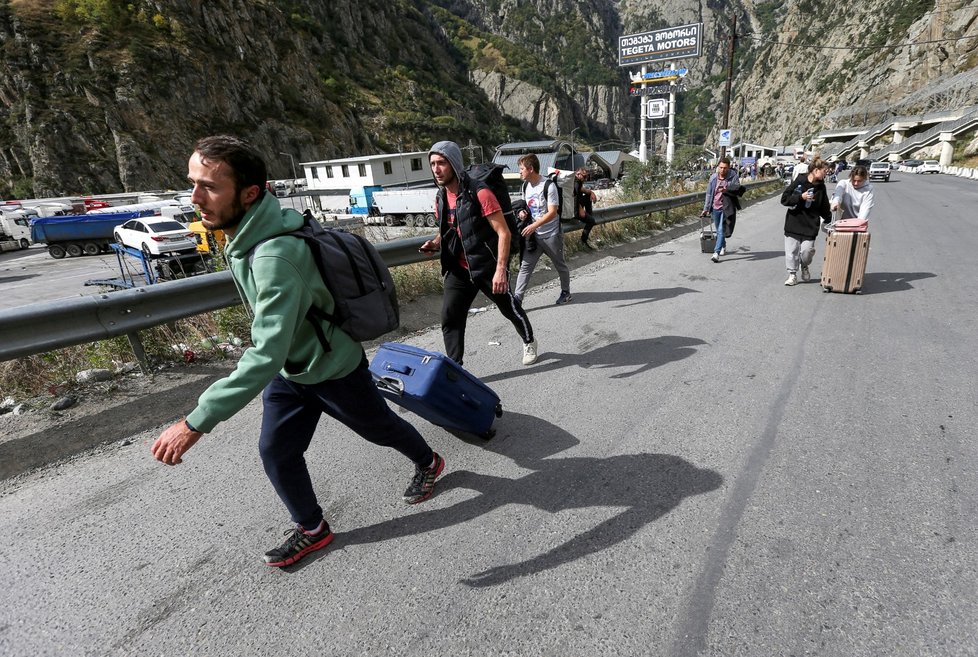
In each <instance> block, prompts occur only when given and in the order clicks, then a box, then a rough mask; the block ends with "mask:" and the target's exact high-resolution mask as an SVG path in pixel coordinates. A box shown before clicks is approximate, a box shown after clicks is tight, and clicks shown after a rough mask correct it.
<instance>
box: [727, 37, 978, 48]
mask: <svg viewBox="0 0 978 657" xmlns="http://www.w3.org/2000/svg"><path fill="white" fill-rule="evenodd" d="M737 38H745V39H751V40H752V41H757V42H759V43H767V44H770V45H775V46H790V47H792V48H805V49H806V50H886V49H889V48H903V47H909V46H925V45H927V44H931V43H947V42H950V41H964V40H965V39H974V38H976V37H975V36H974V35H971V36H960V37H951V38H944V39H930V40H928V41H907V42H903V43H888V44H885V45H881V46H818V45H815V44H810V43H791V42H789V41H771V40H768V39H765V38H762V37H755V36H751V35H750V34H738V35H737ZM716 43H720V42H716Z"/></svg>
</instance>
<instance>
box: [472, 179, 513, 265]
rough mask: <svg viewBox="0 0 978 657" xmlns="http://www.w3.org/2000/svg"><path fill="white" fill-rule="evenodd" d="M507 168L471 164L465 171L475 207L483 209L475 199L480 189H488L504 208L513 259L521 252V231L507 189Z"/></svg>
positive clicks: (510, 252) (510, 253)
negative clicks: (505, 174) (504, 174)
mask: <svg viewBox="0 0 978 657" xmlns="http://www.w3.org/2000/svg"><path fill="white" fill-rule="evenodd" d="M505 168H506V166H505V165H503V164H494V163H491V162H490V163H487V164H470V165H469V166H468V168H466V169H465V174H466V176H467V177H468V179H469V185H470V189H469V190H468V191H469V192H470V193H471V195H472V202H473V204H474V206H475V207H477V208H481V207H482V206H481V204H479V199H478V198H475V195H476V194H477V193H478V189H479V187H482V186H484V187H486V188H487V189H489V191H490V192H492V195H493V196H495V197H496V201H497V202H498V203H499V207H500V208H502V211H503V217H504V218H505V219H506V226H507V227H508V228H509V235H510V243H509V255H510V257H512V256H514V255H516V254H517V253H518V252H519V248H520V231H519V229H518V228H517V222H516V213H515V212H513V202H512V200H510V198H509V190H508V189H507V188H506V179H505V178H503V169H505Z"/></svg>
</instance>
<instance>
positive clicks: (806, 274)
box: [801, 267, 812, 283]
mask: <svg viewBox="0 0 978 657" xmlns="http://www.w3.org/2000/svg"><path fill="white" fill-rule="evenodd" d="M801 280H802V282H803V283H807V282H808V281H810V280H812V274H811V272H809V271H808V267H802V268H801Z"/></svg>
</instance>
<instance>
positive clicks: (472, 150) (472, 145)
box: [462, 137, 482, 164]
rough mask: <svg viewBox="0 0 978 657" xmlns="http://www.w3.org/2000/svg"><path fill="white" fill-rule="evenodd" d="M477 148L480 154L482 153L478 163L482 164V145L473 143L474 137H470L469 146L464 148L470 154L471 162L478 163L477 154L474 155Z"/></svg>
mask: <svg viewBox="0 0 978 657" xmlns="http://www.w3.org/2000/svg"><path fill="white" fill-rule="evenodd" d="M476 149H478V150H479V154H480V157H479V162H478V164H482V157H481V154H482V147H481V146H479V145H478V144H475V143H473V142H472V138H471V137H469V144H468V146H466V147H465V148H463V149H462V150H464V151H467V152H468V154H469V164H477V162H476V161H475V155H474V153H475V151H476Z"/></svg>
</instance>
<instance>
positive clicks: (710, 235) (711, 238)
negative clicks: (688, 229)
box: [700, 216, 717, 253]
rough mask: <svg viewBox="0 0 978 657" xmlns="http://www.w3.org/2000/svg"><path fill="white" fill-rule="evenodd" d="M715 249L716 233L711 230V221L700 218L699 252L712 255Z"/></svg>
mask: <svg viewBox="0 0 978 657" xmlns="http://www.w3.org/2000/svg"><path fill="white" fill-rule="evenodd" d="M716 248H717V233H716V231H715V230H714V229H713V220H712V219H708V218H706V217H702V216H701V217H700V250H701V251H702V252H703V253H713V252H714V251H715V250H716Z"/></svg>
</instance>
